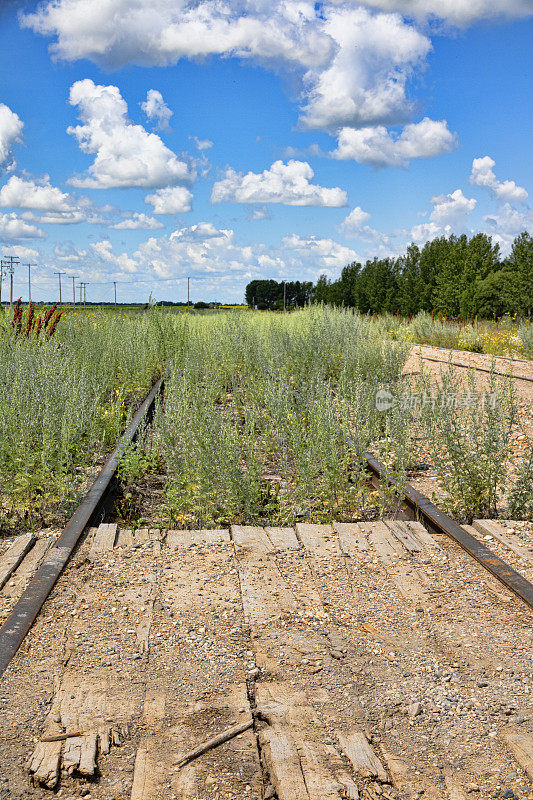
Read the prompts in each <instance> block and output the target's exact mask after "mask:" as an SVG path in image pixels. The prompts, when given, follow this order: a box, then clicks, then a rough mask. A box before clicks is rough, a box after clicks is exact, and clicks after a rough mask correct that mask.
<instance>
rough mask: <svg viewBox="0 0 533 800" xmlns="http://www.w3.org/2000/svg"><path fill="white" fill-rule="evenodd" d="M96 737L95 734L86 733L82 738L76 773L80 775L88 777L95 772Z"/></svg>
mask: <svg viewBox="0 0 533 800" xmlns="http://www.w3.org/2000/svg"><path fill="white" fill-rule="evenodd" d="M97 739H98V735H97V734H96V733H87V735H86V736H84V737H83V740H82V745H81V753H80V764H79V767H78V771H79V773H80V775H85V776H86V777H89V776H91V775H94V773H95V772H96V746H97Z"/></svg>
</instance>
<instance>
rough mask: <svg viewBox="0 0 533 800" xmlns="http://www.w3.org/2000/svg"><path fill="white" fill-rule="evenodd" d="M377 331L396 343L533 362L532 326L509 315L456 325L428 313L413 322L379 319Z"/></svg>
mask: <svg viewBox="0 0 533 800" xmlns="http://www.w3.org/2000/svg"><path fill="white" fill-rule="evenodd" d="M375 325H376V328H377V330H379V331H380V332H382V331H383V328H384V327H385V331H384V333H385V335H387V336H388V337H389V338H391V339H393V340H398V341H404V342H411V343H413V344H427V345H433V346H434V347H445V348H451V349H454V350H469V351H471V352H473V353H486V354H488V355H494V356H514V357H519V358H533V324H532V323H531V322H530V321H527V320H524V321H522V322H517V321H516V319H514V318H512V317H510V316H509V315H508V314H507V315H505V316H503V317H502V318H501V319H499V320H495V321H492V322H491V321H488V320H479V321H478V320H477V319H475V320H472V321H470V322H464V321H463V322H455V321H452V320H447V319H434V318H433V317H432V316H431V314H428V313H427V312H425V311H421V312H419V313H418V314H417V315H416V316H415V317H413V318H412V319H410V320H405V319H402V318H400V317H392V316H385V317H378V318H377V319H376V320H375Z"/></svg>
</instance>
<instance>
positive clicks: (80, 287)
mask: <svg viewBox="0 0 533 800" xmlns="http://www.w3.org/2000/svg"><path fill="white" fill-rule="evenodd" d="M78 289H79V290H80V306H81V293H82V291H83V283H81V281H80V283H78Z"/></svg>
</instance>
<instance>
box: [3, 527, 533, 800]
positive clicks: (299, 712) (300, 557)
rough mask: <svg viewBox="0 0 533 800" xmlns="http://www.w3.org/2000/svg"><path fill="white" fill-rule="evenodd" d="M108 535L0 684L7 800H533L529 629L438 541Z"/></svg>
mask: <svg viewBox="0 0 533 800" xmlns="http://www.w3.org/2000/svg"><path fill="white" fill-rule="evenodd" d="M491 525H492V526H494V525H497V524H496V523H491ZM480 526H481V527H480ZM103 528H104V526H102V527H101V529H100V530H99V531H93V532H92V534H91V536H89V537H88V539H87V540H86V542H85V543H84V544H83V546H82V548H81V550H80V551H79V553H78V554H77V555H76V557H75V560H74V562H73V563H72V564H71V565H70V566H69V568H68V569H67V572H66V573H65V574H64V576H63V577H62V578H61V580H60V582H59V584H58V585H57V586H56V588H55V590H54V592H53V593H52V595H51V597H50V598H49V600H48V601H47V603H46V605H45V607H44V608H43V611H42V612H41V614H40V616H39V617H38V619H37V622H36V624H35V625H34V627H33V629H32V631H31V632H30V634H29V635H28V636H27V638H26V640H25V642H24V643H23V645H22V648H21V650H20V651H19V654H18V655H17V657H16V658H15V659H14V661H13V662H12V664H11V666H10V667H9V669H8V671H7V672H6V674H5V675H4V677H3V678H2V679H1V681H0V717H1V718H2V730H1V733H0V798H1V800H8V798H9V800H22V798H24V799H25V800H26V798H36V799H38V800H44V798H52V797H53V796H58V795H59V796H61V797H63V798H78V797H86V798H98V800H127V799H129V800H163V799H164V800H182V798H183V800H185V798H187V799H188V800H237V798H239V800H246V798H254V800H259V799H260V798H261V799H263V798H276V797H277V798H278V800H334V798H335V800H341V798H358V797H360V798H362V800H376V798H380V797H383V798H389V800H390V798H394V799H395V800H400V799H401V800H407V798H413V799H414V798H419V797H428V798H432V800H446V799H448V800H465V798H474V800H476V798H480V799H481V798H492V797H502V798H503V797H506V798H512V797H518V798H533V761H532V758H533V712H532V706H533V704H532V693H533V661H532V659H531V653H532V644H533V635H532V621H533V617H532V614H531V612H530V611H529V610H528V609H527V608H526V607H525V606H523V605H522V604H521V603H520V602H519V601H518V600H517V599H516V598H514V596H512V595H511V594H509V593H508V592H507V591H506V590H505V589H504V588H503V587H502V586H501V585H499V584H497V583H496V582H495V581H494V580H493V579H491V578H490V577H489V576H488V575H487V573H485V572H484V571H483V570H482V569H481V567H479V566H478V565H477V564H476V563H475V562H473V561H472V560H471V559H469V558H468V557H467V556H466V555H465V554H463V553H462V551H460V550H458V549H457V548H456V547H455V546H454V545H453V544H451V543H450V542H449V541H448V540H445V539H444V540H441V538H440V537H439V539H438V541H437V538H436V537H430V536H429V534H427V533H426V532H425V531H424V530H423V529H422V528H421V526H419V525H418V524H417V523H398V522H388V523H384V522H376V523H364V524H363V523H361V524H355V523H354V524H336V525H335V526H334V527H332V526H327V525H298V526H297V527H296V529H291V528H287V529H283V528H266V529H262V528H252V527H234V528H233V529H232V530H231V532H228V531H198V532H184V531H176V532H168V533H166V535H165V534H162V533H160V532H159V531H150V530H141V531H137V532H136V533H135V534H132V533H131V532H129V531H117V530H116V528H115V526H106V528H105V530H104V529H103ZM477 531H478V533H477V535H479V536H485V537H486V536H490V537H492V539H491V546H492V545H493V543H494V545H495V549H496V546H497V547H498V548H502V549H503V551H504V553H505V555H506V556H509V561H511V560H512V559H514V561H513V563H514V564H515V565H516V566H517V567H518V568H520V569H522V570H523V571H524V572H525V571H527V570H528V569H530V568H531V563H532V562H531V559H532V558H533V552H532V544H533V542H532V541H531V539H530V538H529V539H528V538H527V537H525V536H523V535H522V536H518V535H517V534H514V533H513V532H512V531H511V532H509V528H507V527H505V526H499V527H498V526H497V527H492V528H491V530H490V532H488V529H487V528H486V527H485V528H483V523H480V524H479V525H478V528H477ZM501 537H503V538H501ZM30 553H31V550H30ZM26 558H27V556H26ZM23 563H24V560H23V561H22V562H21V564H23ZM26 567H27V565H26ZM19 568H20V567H19ZM13 580H15V581H16V580H18V579H17V572H16V570H15V572H14V573H13ZM17 585H18V584H17ZM21 585H22V584H21ZM252 720H253V728H252V729H250V730H247V731H244V732H242V733H240V734H239V735H238V736H236V737H234V738H232V739H231V740H230V741H228V742H226V743H224V744H222V745H220V746H219V747H216V748H215V749H211V750H209V751H208V752H206V753H205V754H203V755H201V756H199V757H198V758H196V759H195V760H193V761H191V762H190V763H189V764H188V765H186V766H184V767H181V766H180V763H179V762H180V759H181V758H182V757H183V755H184V754H185V753H187V752H188V751H190V750H192V749H193V748H195V747H196V746H198V745H200V744H202V743H204V742H206V741H208V740H210V739H211V738H212V737H215V736H217V735H218V734H220V733H223V732H224V731H227V730H229V729H232V728H234V727H235V726H239V725H246V723H250V722H252ZM65 734H76V735H75V736H71V737H69V738H67V739H65V738H64V736H65ZM58 737H63V738H60V739H59V740H58ZM54 738H55V740H54V741H45V740H47V739H48V740H50V739H54ZM30 779H31V780H30ZM52 790H53V792H55V793H56V794H52Z"/></svg>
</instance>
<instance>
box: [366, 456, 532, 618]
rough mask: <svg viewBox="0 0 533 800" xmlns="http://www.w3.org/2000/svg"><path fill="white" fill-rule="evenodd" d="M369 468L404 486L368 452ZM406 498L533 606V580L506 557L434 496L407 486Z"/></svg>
mask: <svg viewBox="0 0 533 800" xmlns="http://www.w3.org/2000/svg"><path fill="white" fill-rule="evenodd" d="M365 458H366V462H367V466H368V469H369V470H370V471H371V472H372V473H373V475H375V476H376V478H378V479H379V480H381V481H382V480H385V481H387V482H388V483H389V484H392V485H395V486H398V487H400V484H399V482H398V481H397V480H396V479H395V478H394V476H392V475H391V474H390V473H389V471H388V470H387V468H386V467H385V466H384V464H382V463H381V461H378V460H377V458H374V456H373V455H371V454H370V453H365ZM400 488H402V491H403V502H404V504H405V505H406V506H407V509H408V510H409V512H410V513H411V514H412V516H413V519H420V520H421V521H422V522H423V523H424V525H425V526H426V527H427V528H428V530H430V531H432V532H433V533H441V534H445V535H446V536H448V537H449V538H450V539H453V541H454V542H456V543H457V544H458V545H460V546H461V547H462V548H463V550H466V552H467V553H468V554H469V555H471V556H472V557H473V558H475V559H476V561H478V562H479V563H480V564H481V566H482V567H484V568H485V569H486V570H488V571H489V572H490V573H491V574H492V575H494V577H495V578H497V579H498V580H499V581H500V583H502V584H503V585H504V586H505V587H506V588H507V589H510V590H511V592H514V594H515V595H516V596H517V597H519V598H520V599H521V600H523V601H524V603H526V605H528V606H529V607H530V608H532V609H533V584H532V583H530V581H528V580H527V578H524V576H523V575H521V574H520V573H519V572H517V571H516V570H514V569H513V568H512V567H511V566H509V564H507V563H506V562H505V561H504V560H503V559H502V558H500V557H499V556H498V555H496V553H493V552H492V550H491V549H490V548H489V547H487V546H486V545H485V544H483V542H480V541H479V539H476V537H475V536H472V534H470V533H468V531H465V529H464V528H462V527H461V526H460V525H458V524H457V522H455V520H453V519H452V518H451V517H449V516H448V515H447V514H445V513H444V512H443V511H440V510H439V509H438V508H437V506H436V505H434V504H433V503H432V502H431V500H428V498H427V497H425V495H423V494H422V493H421V492H419V491H418V490H417V489H415V488H414V487H413V486H409V485H408V486H407V488H405V489H403V487H400Z"/></svg>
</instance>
